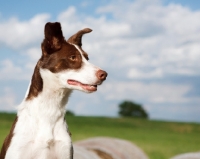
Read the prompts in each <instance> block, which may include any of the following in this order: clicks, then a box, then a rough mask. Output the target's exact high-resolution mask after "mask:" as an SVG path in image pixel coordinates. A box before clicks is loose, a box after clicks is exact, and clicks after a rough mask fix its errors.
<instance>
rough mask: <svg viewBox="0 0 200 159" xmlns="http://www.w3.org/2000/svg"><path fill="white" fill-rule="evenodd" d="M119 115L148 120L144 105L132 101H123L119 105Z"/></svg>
mask: <svg viewBox="0 0 200 159" xmlns="http://www.w3.org/2000/svg"><path fill="white" fill-rule="evenodd" d="M119 115H120V116H126V117H139V118H148V114H147V112H146V111H145V110H144V109H143V107H142V105H140V104H137V103H134V102H131V101H123V102H122V103H120V104H119Z"/></svg>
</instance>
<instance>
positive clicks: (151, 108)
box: [0, 0, 200, 122]
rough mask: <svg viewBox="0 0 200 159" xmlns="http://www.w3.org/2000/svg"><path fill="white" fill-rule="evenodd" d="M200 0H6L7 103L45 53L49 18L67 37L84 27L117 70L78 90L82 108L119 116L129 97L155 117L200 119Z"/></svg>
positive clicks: (2, 47) (1, 23)
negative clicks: (94, 86) (90, 89)
mask: <svg viewBox="0 0 200 159" xmlns="http://www.w3.org/2000/svg"><path fill="white" fill-rule="evenodd" d="M199 19H200V1H198V0H193V1H187V0H152V1H148V0H123V1H122V0H117V1H116V0H115V1H113V0H102V1H94V0H83V1H78V0H75V1H59V2H55V1H52V0H51V1H49V2H48V3H46V2H45V1H34V2H27V1H20V2H17V3H16V2H14V1H6V2H0V110H2V111H14V110H16V107H17V105H18V104H20V102H21V101H22V99H23V97H24V95H25V92H26V89H27V87H28V84H29V81H30V78H31V75H32V72H33V69H34V66H35V64H36V62H37V60H38V58H39V57H40V54H41V50H40V43H41V41H42V40H43V29H44V25H45V23H46V22H48V21H60V22H61V24H62V28H63V32H64V35H65V37H66V39H67V38H68V37H69V36H71V35H72V34H74V33H75V32H77V31H78V30H80V29H82V28H84V27H90V28H91V29H93V32H92V33H90V34H88V35H86V36H84V38H83V48H84V49H85V51H86V52H88V53H89V56H90V61H91V62H92V63H94V64H96V65H98V66H100V67H102V68H103V69H105V70H106V71H107V72H108V74H109V76H108V79H107V81H106V82H105V83H104V84H103V85H102V86H100V87H99V89H98V91H97V92H96V93H94V94H84V93H82V92H78V91H74V93H73V94H72V96H71V98H70V101H69V103H68V105H67V109H70V110H72V111H74V112H75V114H77V115H98V116H117V112H118V104H119V103H120V102H121V101H123V100H132V101H135V102H137V103H141V104H142V105H143V106H144V108H145V109H146V110H147V112H148V113H149V115H150V118H151V119H162V120H176V121H193V122H200V116H199V114H200V89H199V88H200V71H199V70H200V64H199V60H200V45H199V44H200V21H199Z"/></svg>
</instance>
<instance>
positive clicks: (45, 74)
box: [0, 22, 107, 159]
mask: <svg viewBox="0 0 200 159" xmlns="http://www.w3.org/2000/svg"><path fill="white" fill-rule="evenodd" d="M91 31H92V30H91V29H89V28H85V29H83V30H80V31H79V32H77V33H76V34H74V35H73V36H71V37H70V38H69V39H68V40H67V41H66V40H65V38H64V37H63V34H62V29H61V25H60V23H58V22H56V23H50V22H49V23H47V24H46V25H45V31H44V34H45V38H44V40H43V42H42V44H41V48H42V56H41V58H40V59H39V61H38V62H37V65H36V67H35V70H34V73H33V76H32V80H31V83H30V86H29V89H28V91H27V93H26V96H25V99H24V100H23V101H22V103H21V104H20V105H19V108H18V113H17V117H16V120H15V122H14V124H13V126H12V128H11V131H10V134H9V135H8V136H7V138H6V139H5V141H4V144H3V147H2V150H1V154H0V159H4V158H5V159H72V158H73V148H72V142H71V138H70V135H69V131H68V127H67V123H66V121H65V112H66V109H65V105H66V103H67V101H68V98H69V95H70V94H71V92H72V90H73V89H77V90H81V91H84V92H89V93H90V92H94V91H96V90H97V85H100V84H101V83H102V82H103V81H104V80H105V79H106V76H107V73H106V72H105V71H103V70H101V69H100V68H99V67H97V66H94V65H92V64H91V63H89V62H88V55H87V53H85V52H84V51H83V50H82V48H81V46H82V42H81V39H82V36H83V34H85V33H89V32H91Z"/></svg>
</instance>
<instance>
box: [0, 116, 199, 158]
mask: <svg viewBox="0 0 200 159" xmlns="http://www.w3.org/2000/svg"><path fill="white" fill-rule="evenodd" d="M14 118H15V114H5V113H0V143H3V140H4V138H5V136H6V134H7V133H8V132H9V130H10V127H11V125H12V122H13V120H14ZM67 123H68V125H69V129H70V131H71V133H72V139H73V141H77V140H82V139H86V138H90V137H95V136H110V137H117V138H121V139H126V140H129V141H131V142H133V143H135V144H136V145H138V146H139V147H140V148H142V149H143V150H144V151H145V152H146V154H147V155H148V156H149V157H150V158H151V159H168V158H170V157H172V156H175V155H177V154H180V153H185V152H194V151H200V124H195V123H178V122H163V121H151V120H143V119H136V118H106V117H80V116H68V117H67ZM1 145H2V144H1Z"/></svg>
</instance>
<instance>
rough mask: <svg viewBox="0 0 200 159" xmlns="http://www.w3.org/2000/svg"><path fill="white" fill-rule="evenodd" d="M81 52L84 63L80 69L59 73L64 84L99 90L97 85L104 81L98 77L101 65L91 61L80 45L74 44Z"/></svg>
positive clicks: (76, 87)
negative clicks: (84, 54)
mask: <svg viewBox="0 0 200 159" xmlns="http://www.w3.org/2000/svg"><path fill="white" fill-rule="evenodd" d="M74 46H75V47H76V49H77V50H78V51H79V52H80V54H81V57H82V65H81V68H80V69H67V70H64V71H62V72H59V73H57V75H58V77H59V78H60V81H61V83H62V85H63V86H66V87H67V88H69V89H77V90H81V91H84V92H94V91H96V90H97V85H99V84H101V83H102V81H101V80H99V79H98V77H97V71H98V70H100V68H99V67H97V66H95V65H93V64H91V63H89V62H88V61H87V60H86V59H85V57H84V56H83V53H82V51H81V50H80V49H79V47H78V46H76V45H74Z"/></svg>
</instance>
